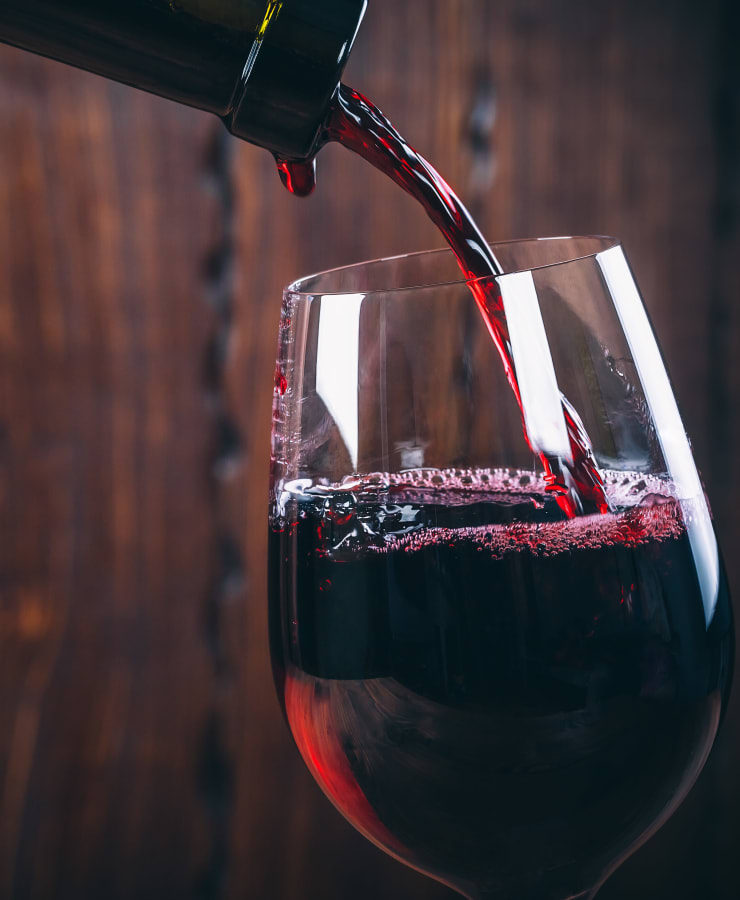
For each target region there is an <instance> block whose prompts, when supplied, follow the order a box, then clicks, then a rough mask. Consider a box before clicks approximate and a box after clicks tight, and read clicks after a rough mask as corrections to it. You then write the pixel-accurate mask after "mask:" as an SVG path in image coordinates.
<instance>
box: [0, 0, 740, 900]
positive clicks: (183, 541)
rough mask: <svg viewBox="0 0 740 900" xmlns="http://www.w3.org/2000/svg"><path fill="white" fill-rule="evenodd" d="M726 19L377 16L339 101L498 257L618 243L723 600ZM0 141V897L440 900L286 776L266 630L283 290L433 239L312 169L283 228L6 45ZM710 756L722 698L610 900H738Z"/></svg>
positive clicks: (192, 155) (701, 10) (120, 95)
mask: <svg viewBox="0 0 740 900" xmlns="http://www.w3.org/2000/svg"><path fill="white" fill-rule="evenodd" d="M391 6H392V9H391ZM737 20H738V13H737V10H736V9H735V7H734V4H733V3H732V2H731V0H709V2H707V3H705V4H698V3H695V2H688V0H680V2H673V3H669V2H668V0H647V2H638V0H627V2H624V3H621V4H612V5H611V6H609V7H606V6H604V5H603V4H589V3H586V2H585V0H556V2H553V3H546V2H544V0H499V2H497V3H489V2H486V0H466V2H465V3H458V2H454V0H403V2H395V3H393V4H384V3H382V2H373V3H371V4H370V10H369V13H368V18H367V21H366V23H365V25H364V26H363V30H362V33H361V35H360V38H359V40H358V44H357V48H356V50H355V51H354V54H353V58H352V60H351V63H350V67H349V70H348V74H347V80H348V81H349V83H351V84H353V85H355V86H356V87H358V88H360V89H361V90H363V91H365V92H366V93H368V94H369V95H370V96H371V97H373V98H374V99H375V100H376V101H377V102H378V103H379V104H380V105H381V107H382V108H384V109H385V110H386V111H387V112H388V113H390V114H391V115H392V117H393V119H394V121H395V122H396V123H397V124H398V125H399V126H400V127H401V128H402V130H403V131H404V133H406V134H407V135H408V137H409V138H410V139H411V140H412V141H413V142H414V143H415V144H417V145H418V146H419V147H420V148H423V150H424V152H425V153H426V154H427V155H428V156H430V157H431V158H432V159H433V160H434V161H435V162H436V163H437V164H438V165H439V167H440V168H441V169H442V171H443V172H444V173H445V174H447V175H448V176H449V178H450V180H451V181H452V183H453V184H455V185H457V186H458V187H459V188H460V189H461V191H462V193H463V195H464V197H465V198H466V200H467V201H468V203H469V205H470V206H471V207H472V208H473V210H474V211H475V213H476V215H478V216H479V217H480V218H481V220H482V222H483V223H484V227H485V230H486V231H487V233H488V234H489V235H490V236H491V237H492V238H507V237H518V236H525V235H532V234H548V233H549V234H552V233H563V232H585V231H609V232H612V233H616V234H619V235H620V236H622V237H623V239H624V241H625V244H626V247H627V250H628V253H629V255H630V257H631V259H632V261H633V264H634V267H635V270H636V272H637V275H638V278H639V281H640V283H641V285H642V287H643V290H644V292H645V296H646V301H647V304H648V307H649V309H650V311H651V314H652V316H653V319H654V321H655V324H656V328H657V330H658V332H659V335H660V338H661V343H662V345H663V348H664V351H665V354H666V357H667V359H668V362H669V366H670V368H671V371H672V374H673V377H674V381H675V384H676V388H677V392H678V395H679V398H680V400H681V403H682V407H683V410H684V413H685V418H686V422H687V425H688V427H689V430H690V432H691V433H692V436H693V438H694V444H695V447H696V450H697V455H698V458H699V461H700V463H701V465H702V468H703V470H704V473H705V475H706V477H707V481H708V485H709V487H710V491H711V494H712V497H713V503H714V509H715V514H716V517H717V521H718V526H719V530H720V533H721V534H722V536H723V537H724V543H725V547H726V552H727V555H728V562H729V568H730V572H731V576H732V580H733V582H734V583H735V584H738V583H740V580H739V579H740V569H739V568H738V565H740V564H738V563H737V562H736V560H735V555H733V553H732V549H733V547H734V544H735V543H736V538H737V528H738V526H737V524H736V522H735V519H736V516H734V514H733V511H734V509H735V508H736V507H737V505H738V500H740V487H738V484H737V478H736V476H735V473H734V468H735V467H733V465H732V464H733V462H734V455H733V451H732V445H733V442H734V440H735V439H736V438H737V431H738V425H739V424H740V419H739V418H738V414H737V413H736V412H735V410H737V409H740V393H739V391H740V375H739V374H738V373H739V372H740V370H739V369H738V367H737V364H736V363H735V359H736V358H737V353H736V352H735V351H736V349H737V346H738V341H739V340H740V320H739V319H738V312H737V309H738V304H737V298H738V294H739V293H740V292H739V291H738V287H739V285H738V274H737V266H736V260H737V258H738V252H739V251H740V246H739V243H738V242H739V240H740V238H739V237H738V207H739V205H740V200H739V198H738V184H740V179H738V109H737V105H738V96H740V90H738V87H740V84H739V82H740V79H739V78H738V71H737V66H738V55H737V53H736V50H735V48H736V46H737V39H736V35H737V26H738V21H737ZM0 113H2V116H1V117H0V135H1V137H2V140H1V141H0V274H1V276H2V277H0V292H1V293H0V492H1V493H0V498H1V501H0V517H1V518H0V529H1V530H0V536H1V537H2V541H0V642H1V648H0V896H2V897H14V898H15V897H18V898H26V897H34V898H42V900H43V898H47V897H49V898H51V897H54V898H58V897H61V898H64V897H73V896H74V897H76V898H77V897H80V898H88V897H90V898H98V897H122V898H123V897H125V898H128V897H134V896H136V897H149V896H152V897H153V896H155V895H159V896H164V897H170V896H171V897H178V898H179V897H183V898H185V897H197V898H204V900H218V898H222V897H233V898H237V897H239V898H241V897H244V896H247V897H249V898H255V900H262V898H265V900H293V898H301V900H318V898H321V900H331V898H345V897H352V898H354V900H370V898H376V897H381V896H382V897H402V896H403V897H407V898H413V897H419V898H421V897H424V898H432V897H439V898H442V897H450V896H452V895H451V893H450V892H449V891H447V890H446V889H445V888H443V887H441V886H437V885H433V884H430V883H429V882H427V881H426V880H425V879H423V878H421V877H420V876H417V875H416V874H415V873H413V872H411V871H410V870H408V869H405V868H403V867H401V866H400V865H399V864H397V863H395V862H394V861H392V860H390V859H388V858H386V857H385V856H384V855H383V854H381V853H380V851H378V850H376V849H375V848H374V847H372V846H371V845H370V844H368V843H367V842H365V841H364V839H362V838H361V837H360V836H359V835H357V834H356V833H355V832H353V831H352V829H351V828H350V827H349V826H348V825H347V824H346V823H344V821H343V820H342V819H341V817H340V816H339V815H338V814H337V813H336V812H335V811H334V810H333V809H332V808H331V806H330V805H329V804H328V802H327V801H326V800H325V799H324V798H323V797H322V796H321V795H320V792H319V791H318V789H317V788H316V786H315V785H314V784H313V782H312V781H311V779H310V777H309V776H308V774H307V772H306V771H305V770H304V768H303V766H302V764H301V762H300V760H299V758H298V755H297V752H296V751H295V750H294V748H293V746H292V743H291V741H290V737H289V735H288V733H287V730H286V729H285V727H284V725H283V723H282V721H281V717H280V713H279V708H278V705H277V700H276V699H275V696H274V692H273V688H272V683H271V674H270V669H269V659H268V653H267V640H266V604H265V599H266V596H265V595H266V574H265V538H266V534H265V510H266V500H267V498H266V490H267V487H266V473H267V466H268V452H269V451H268V439H269V425H270V404H271V385H272V378H273V370H274V354H275V344H276V331H277V318H278V309H279V300H280V291H281V288H282V286H283V285H284V284H285V283H287V282H288V281H289V280H291V279H292V278H294V277H296V276H298V275H301V274H305V273H306V272H308V271H311V270H316V269H318V268H322V267H325V266H332V265H338V264H341V263H346V262H351V261H354V260H359V259H362V258H367V257H372V256H377V255H385V254H394V253H399V252H403V251H410V250H416V249H422V248H425V247H430V246H438V245H439V243H440V241H439V238H438V237H437V235H436V233H435V232H434V229H433V228H432V227H431V226H430V225H429V223H427V222H426V221H425V220H424V219H423V218H422V217H421V215H420V214H419V212H418V211H417V210H416V209H415V207H414V205H413V203H412V201H411V200H410V199H409V198H407V197H405V196H404V195H402V194H400V192H398V191H397V189H395V188H393V186H392V185H390V184H386V182H385V180H384V179H383V178H382V177H381V176H380V175H378V174H377V173H374V172H371V171H369V170H368V168H367V167H366V166H365V165H364V164H362V163H361V161H359V160H358V159H356V158H353V157H352V156H351V155H349V154H347V153H345V152H343V151H342V150H341V149H339V148H336V147H330V148H327V149H326V150H324V151H323V152H322V154H321V157H320V160H319V163H320V166H319V179H320V180H319V190H318V191H317V193H316V195H315V196H314V197H312V198H311V199H309V200H307V201H298V200H295V199H294V198H291V197H289V196H288V195H287V193H285V192H284V191H283V190H282V188H281V187H280V185H279V182H278V180H277V178H276V176H275V174H274V171H273V166H272V161H271V159H270V157H269V156H268V155H267V154H265V153H263V152H262V151H258V150H256V149H254V148H250V147H247V146H244V145H241V146H239V145H238V144H237V143H236V142H235V141H232V140H231V139H230V138H228V137H226V136H225V134H223V132H221V131H220V130H219V127H218V125H217V123H215V122H214V121H213V120H211V119H209V118H208V117H205V116H202V115H200V114H197V113H194V112H191V111H188V110H185V109H181V108H178V107H176V106H173V105H170V104H166V103H164V102H161V101H157V100H155V99H153V98H149V97H145V96H143V95H140V94H136V93H134V92H132V91H129V90H128V89H125V88H122V87H117V86H113V85H107V84H105V83H104V82H102V81H100V80H98V79H95V78H92V77H90V76H86V75H83V74H80V73H76V72H72V71H70V70H67V69H64V68H62V67H60V66H57V65H55V64H53V63H47V62H42V61H39V60H34V59H32V58H31V57H28V56H25V55H23V54H21V53H19V52H17V51H12V50H7V49H3V50H2V53H1V54H0ZM738 741H740V710H738V701H737V697H736V700H735V703H734V706H733V709H732V711H731V713H730V715H729V716H728V719H727V721H726V723H725V727H724V733H723V736H722V740H721V743H720V745H719V746H718V749H717V752H716V753H715V754H714V756H713V759H712V761H711V763H710V766H709V768H708V770H707V772H706V773H705V774H704V776H702V779H701V781H700V784H699V786H698V787H697V789H696V790H695V792H694V793H693V794H692V796H691V798H690V799H689V801H688V802H687V804H686V805H685V806H684V808H683V809H682V811H681V812H680V813H679V814H678V816H677V817H676V818H675V820H674V821H673V822H671V823H670V824H669V825H668V826H667V827H666V828H665V829H664V831H663V832H662V833H661V834H660V835H659V836H658V837H657V838H656V839H654V841H653V842H651V844H650V845H649V846H648V847H647V848H646V849H645V850H644V851H642V852H641V853H640V854H638V855H637V856H636V857H635V858H634V859H633V860H632V861H630V862H629V863H628V864H627V865H626V866H625V867H624V869H623V870H622V871H621V872H620V873H618V874H617V875H616V876H615V877H614V879H613V881H612V882H611V883H610V884H609V885H608V886H607V887H606V888H605V889H604V892H603V896H604V897H605V898H606V897H617V896H623V895H629V896H632V897H636V898H640V897H645V898H647V897H648V896H649V897H651V898H652V897H654V896H671V897H672V898H674V900H689V898H692V900H693V898H695V897H702V898H707V900H729V898H734V897H735V896H736V894H737V892H738V888H740V873H738V870H737V865H736V863H735V853H734V846H735V844H736V842H737V838H738V835H740V822H739V821H738V818H739V816H740V813H739V812H738V810H740V803H738V799H740V784H739V783H738V780H739V778H740V776H739V775H738V767H737V764H736V761H735V760H736V755H737V752H736V747H737V746H738Z"/></svg>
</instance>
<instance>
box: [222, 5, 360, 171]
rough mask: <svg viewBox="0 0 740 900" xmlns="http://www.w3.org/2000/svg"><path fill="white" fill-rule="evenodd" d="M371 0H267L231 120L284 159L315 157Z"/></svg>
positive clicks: (234, 129)
mask: <svg viewBox="0 0 740 900" xmlns="http://www.w3.org/2000/svg"><path fill="white" fill-rule="evenodd" d="M366 8H367V0H290V2H285V3H283V2H278V0H267V3H266V10H265V16H264V18H263V22H262V25H261V26H260V28H259V29H258V31H257V33H256V35H255V39H254V42H253V44H252V48H251V50H250V53H249V55H248V57H247V59H246V60H245V65H244V69H243V71H242V75H241V78H240V80H239V83H238V84H237V85H236V87H235V91H234V96H233V98H232V102H231V105H230V109H229V112H228V114H227V115H226V116H225V122H226V125H227V127H228V128H229V130H230V131H231V133H232V134H234V135H236V136H237V137H240V138H242V139H243V140H246V141H249V142H250V143H254V144H258V145H259V146H261V147H265V148H266V149H268V150H271V151H272V152H273V153H274V154H275V155H276V156H280V157H282V158H284V159H309V158H310V157H311V156H313V155H314V154H315V153H316V151H317V150H318V149H319V147H320V141H321V136H322V131H323V125H324V122H325V119H326V115H327V112H328V109H329V105H330V103H331V100H332V97H333V96H334V94H335V92H336V89H337V86H338V84H339V82H340V80H341V76H342V72H343V71H344V67H345V65H346V63H347V59H348V58H349V54H350V52H351V50H352V47H353V45H354V41H355V38H356V36H357V32H358V30H359V28H360V24H361V22H362V18H363V16H364V14H365V10H366Z"/></svg>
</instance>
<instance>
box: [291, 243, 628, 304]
mask: <svg viewBox="0 0 740 900" xmlns="http://www.w3.org/2000/svg"><path fill="white" fill-rule="evenodd" d="M583 240H593V241H601V242H603V246H601V247H599V248H598V249H595V250H593V251H592V252H590V253H581V254H579V255H566V256H565V257H564V258H563V259H559V260H556V261H554V262H545V263H542V264H541V265H537V266H525V267H523V268H514V269H511V270H509V271H506V272H504V273H503V274H501V275H482V276H480V277H479V278H455V279H451V280H450V279H443V280H440V281H429V282H425V283H423V284H407V285H402V286H398V287H387V288H372V289H371V290H366V291H346V290H345V291H318V290H305V289H304V286H305V285H306V284H307V283H308V282H310V281H312V280H313V279H316V278H323V277H325V276H329V275H334V274H336V273H339V272H348V271H350V270H351V269H361V268H363V267H364V266H371V265H375V264H377V263H389V262H395V261H396V260H400V259H411V258H414V257H420V256H430V257H431V256H436V255H438V254H439V255H440V256H441V255H447V254H452V250H451V249H450V248H449V247H437V248H435V249H432V250H416V251H414V252H412V253H398V254H395V255H393V256H380V257H377V258H376V259H366V260H361V261H360V262H355V263H348V264H346V265H343V266H333V267H332V268H329V269H323V270H321V271H318V272H312V273H311V274H310V275H303V276H301V277H300V278H297V279H296V280H295V281H292V282H291V283H290V284H289V285H287V287H285V288H284V290H283V294H284V295H287V294H290V295H292V296H295V297H297V298H304V299H305V298H311V297H342V296H348V295H350V294H352V295H357V294H362V295H363V296H371V295H373V294H397V293H402V292H404V291H420V290H425V289H427V288H435V287H452V286H453V285H456V284H459V285H467V286H469V285H472V284H477V283H479V282H482V281H490V280H494V281H498V280H499V279H501V278H506V277H508V276H509V275H516V274H517V273H520V272H537V271H539V270H542V269H552V268H555V267H557V266H565V265H570V264H571V263H576V262H580V261H582V260H584V259H593V258H594V257H596V256H598V255H599V254H600V253H603V252H604V251H606V250H611V249H613V248H614V247H620V246H621V244H622V242H621V240H620V239H619V238H616V237H612V236H611V235H606V234H563V235H553V236H552V237H538V238H511V239H509V240H506V241H495V242H489V244H488V246H489V247H490V248H491V249H492V250H493V251H494V252H495V250H496V248H497V247H507V246H512V245H513V244H537V243H544V242H546V241H547V242H549V241H553V242H554V241H563V242H565V241H583Z"/></svg>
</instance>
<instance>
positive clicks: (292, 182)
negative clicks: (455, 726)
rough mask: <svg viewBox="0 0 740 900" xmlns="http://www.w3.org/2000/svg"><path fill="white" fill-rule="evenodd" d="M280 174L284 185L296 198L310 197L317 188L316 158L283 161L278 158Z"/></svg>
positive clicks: (276, 160)
mask: <svg viewBox="0 0 740 900" xmlns="http://www.w3.org/2000/svg"><path fill="white" fill-rule="evenodd" d="M275 162H276V163H277V170H278V174H279V175H280V180H281V181H282V183H283V185H284V186H285V187H286V188H287V189H288V190H289V191H290V193H291V194H295V196H296V197H308V196H309V194H312V193H313V189H314V188H315V187H316V158H315V157H312V158H311V159H281V158H280V157H276V159H275Z"/></svg>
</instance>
